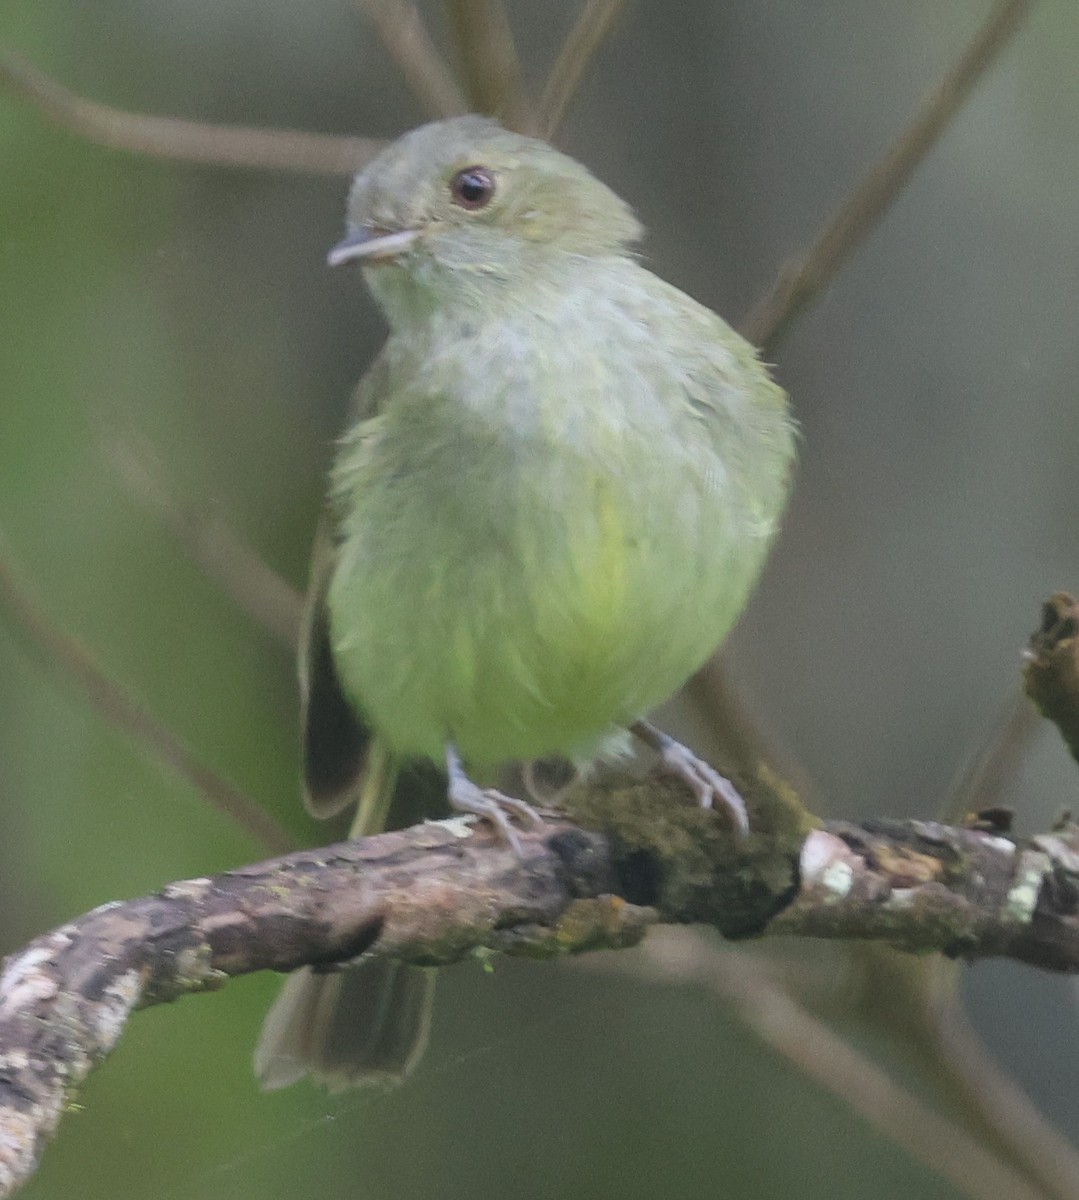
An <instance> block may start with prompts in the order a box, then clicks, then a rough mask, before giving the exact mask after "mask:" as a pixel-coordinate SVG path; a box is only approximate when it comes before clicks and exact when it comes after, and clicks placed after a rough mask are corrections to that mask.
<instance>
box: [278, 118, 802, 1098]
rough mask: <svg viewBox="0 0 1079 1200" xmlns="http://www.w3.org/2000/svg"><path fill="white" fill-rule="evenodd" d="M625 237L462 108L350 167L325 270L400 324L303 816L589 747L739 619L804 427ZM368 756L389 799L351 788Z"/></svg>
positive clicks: (378, 385) (564, 182)
mask: <svg viewBox="0 0 1079 1200" xmlns="http://www.w3.org/2000/svg"><path fill="white" fill-rule="evenodd" d="M470 168H471V171H470V170H469V169H470ZM462 172H464V176H462ZM477 172H479V174H477ZM462 180H463V182H462ZM481 185H482V186H481ZM488 185H489V186H488ZM474 195H479V196H480V198H481V199H482V203H478V204H475V205H473V203H472V200H473V196H474ZM639 232H640V230H639V226H638V224H637V222H636V220H635V219H634V218H633V216H632V214H631V213H630V211H629V209H628V208H627V207H626V205H625V204H624V203H623V202H622V201H621V200H620V199H619V198H618V197H617V196H615V195H614V193H613V192H611V191H610V190H609V189H608V188H606V187H605V186H604V185H603V184H601V183H599V182H598V181H597V180H596V179H594V178H593V177H592V176H591V175H590V174H589V173H588V172H587V171H586V170H585V169H584V168H583V167H582V166H580V165H579V164H578V163H576V162H574V161H573V160H572V159H569V158H567V157H566V156H564V155H562V154H559V153H558V152H557V151H555V150H553V149H551V148H550V147H549V146H546V145H544V144H543V143H541V142H537V141H534V140H531V139H528V138H523V137H520V136H518V135H515V134H511V133H508V132H506V131H504V130H502V129H501V128H499V127H498V126H497V125H495V124H494V123H492V122H489V121H485V120H481V119H479V118H475V117H466V118H458V119H455V120H450V121H444V122H440V123H436V124H433V125H428V126H424V127H423V128H421V129H418V130H416V131H414V132H413V133H411V134H409V135H407V136H406V137H404V138H402V139H401V140H400V141H398V142H397V143H395V144H394V145H393V146H391V147H390V148H389V149H387V150H386V151H385V152H383V154H382V155H380V156H379V158H378V159H376V160H375V161H374V162H373V163H372V164H371V165H370V166H368V167H367V168H366V169H365V170H364V171H363V172H361V174H360V175H359V176H358V177H357V180H356V182H355V184H354V186H353V190H352V195H351V199H350V204H349V238H348V239H347V240H346V242H344V243H342V246H341V247H339V248H338V249H337V250H336V251H335V252H334V259H333V261H345V260H347V259H351V258H355V259H358V260H359V261H360V262H361V263H362V264H363V265H364V267H365V271H364V274H365V278H366V280H367V283H368V285H369V287H370V288H371V290H372V292H373V293H374V295H375V297H376V299H377V300H378V301H379V303H380V305H381V307H382V309H383V311H384V313H385V316H386V319H387V321H388V324H389V327H390V334H389V338H388V340H387V342H386V345H385V346H384V348H383V350H382V352H381V353H380V355H379V356H378V359H377V360H376V361H375V363H374V364H373V365H372V367H371V369H370V371H369V372H368V374H367V376H366V377H365V379H364V380H363V382H362V383H361V385H360V388H359V394H358V406H359V407H358V411H359V414H360V416H359V419H358V421H357V423H356V424H355V426H354V428H353V429H352V430H351V431H350V432H349V433H348V434H347V435H346V437H345V438H344V439H343V441H342V444H341V446H340V449H339V452H338V457H337V463H336V466H335V468H334V474H333V483H332V494H331V502H330V520H331V522H332V524H333V526H334V530H335V532H334V538H333V545H332V547H331V548H329V549H328V550H327V551H326V552H325V553H324V554H323V555H322V556H321V559H320V566H319V569H318V570H317V572H316V577H317V588H318V592H317V595H318V600H319V603H318V604H316V605H315V608H314V609H313V619H312V623H311V629H312V646H313V647H314V649H312V650H311V651H309V654H308V663H309V664H321V666H320V667H318V668H317V669H314V670H310V669H309V670H308V671H307V672H306V681H305V696H306V697H307V724H308V745H309V750H310V747H311V746H312V745H317V747H318V748H317V751H316V752H314V753H309V758H308V785H309V797H310V800H311V803H312V805H313V807H314V808H315V810H316V811H326V812H328V811H332V810H333V809H334V808H335V807H338V806H339V805H340V802H341V801H342V800H343V799H347V798H348V797H349V796H351V797H352V798H354V799H359V800H360V802H361V821H362V823H363V825H364V827H365V828H369V827H370V825H371V824H372V821H373V818H374V817H375V816H376V815H377V814H378V813H379V811H380V810H381V809H384V807H385V802H386V800H387V799H388V796H389V794H390V791H391V790H392V788H393V787H394V781H395V779H396V771H395V767H396V766H399V765H400V764H403V763H406V762H407V761H408V760H409V759H417V758H418V759H429V760H434V761H435V762H438V763H441V761H442V757H443V753H444V750H445V748H446V747H447V745H453V746H455V747H456V749H457V750H458V751H459V753H460V756H461V758H462V759H463V762H464V765H465V767H466V768H468V769H471V770H478V771H483V772H486V771H487V770H489V769H490V768H493V767H495V766H497V765H498V764H501V763H504V762H506V761H508V760H516V759H532V758H538V757H543V756H548V755H555V754H557V755H563V756H567V757H571V758H582V757H587V756H590V755H593V754H595V753H596V752H597V751H599V750H600V749H601V748H602V747H603V745H604V743H605V742H606V741H607V740H608V739H609V738H611V737H612V735H616V734H617V733H618V731H619V730H621V729H623V728H624V727H626V726H628V725H630V724H632V723H633V722H634V721H636V720H637V719H638V718H639V717H642V716H643V715H644V714H646V713H647V712H648V711H649V710H650V709H651V708H653V707H654V706H656V705H657V704H659V703H661V702H662V701H663V700H665V699H667V698H668V697H669V696H670V695H671V694H672V693H673V692H674V691H676V690H677V689H678V687H679V686H681V684H682V683H683V682H684V681H685V680H686V679H687V678H688V677H689V676H690V675H691V674H692V673H693V672H694V671H695V670H696V669H697V668H698V667H699V666H701V664H702V663H703V662H704V661H705V660H706V659H707V658H708V656H709V655H710V654H711V653H712V652H713V651H714V650H715V649H716V647H717V646H718V645H719V643H720V642H721V641H722V640H723V638H724V637H725V636H726V634H727V632H728V631H729V629H730V627H731V625H732V624H733V623H734V621H735V620H736V619H737V617H738V614H739V613H740V611H741V610H742V608H743V606H744V604H745V602H746V599H747V597H748V595H749V592H750V590H751V588H752V586H753V584H754V582H755V581H756V578H757V576H758V574H759V572H760V569H761V567H762V565H763V563H764V560H765V556H766V554H767V551H768V547H769V544H770V542H771V540H772V537H773V535H774V533H775V530H776V525H777V522H778V519H779V517H780V514H781V512H782V509H783V506H784V502H785V498H786V494H787V486H788V479H789V474H790V468H791V463H792V459H793V452H794V431H793V426H792V423H791V421H790V419H789V416H788V413H787V408H786V402H785V397H784V395H783V393H782V391H781V390H780V389H779V388H778V387H777V386H776V385H775V384H774V383H773V382H772V381H771V379H770V378H769V376H768V373H767V371H766V370H765V368H764V367H763V366H762V365H761V364H760V362H759V361H758V359H757V355H756V352H755V351H754V350H753V348H752V347H751V346H749V345H748V344H747V343H746V342H745V341H744V340H743V339H742V338H740V337H739V336H738V335H737V334H736V333H735V332H734V331H733V330H732V329H730V327H729V326H728V325H726V324H725V323H724V322H723V321H722V320H721V319H720V318H719V317H717V316H715V315H714V314H713V313H711V312H709V311H708V310H707V309H705V308H703V307H702V306H701V305H699V304H697V303H696V302H695V301H693V300H691V299H690V298H689V297H687V296H685V295H683V294H682V293H681V292H679V291H678V290H676V289H675V288H673V287H671V286H670V285H669V284H667V283H664V282H663V281H662V280H660V279H658V278H657V277H656V276H655V275H653V274H651V273H650V272H649V271H647V270H646V269H645V268H644V267H643V266H641V265H640V263H639V262H638V261H637V259H636V258H635V257H634V255H633V253H632V252H631V250H630V246H631V244H632V243H633V242H634V241H635V240H636V239H637V237H638V236H639ZM323 602H324V610H323ZM320 713H324V714H326V724H324V725H323V726H319V725H318V724H317V722H318V719H319V714H320ZM349 714H352V715H353V716H354V717H355V719H356V723H355V725H354V726H353V727H352V729H351V730H350V729H349V728H348V717H349ZM335 723H337V724H340V725H341V727H342V729H341V733H340V734H338V733H336V732H335V733H333V735H332V736H327V735H326V732H325V731H326V729H328V728H336V725H335ZM361 728H366V729H368V730H369V731H370V732H371V736H372V739H373V740H372V741H371V742H370V744H368V743H366V742H365V739H364V738H362V737H357V736H354V735H355V734H356V733H357V731H359V730H360V729H361ZM345 735H349V736H345ZM335 747H338V748H339V749H336V750H335ZM365 755H366V758H365ZM376 761H377V764H378V766H379V771H380V778H381V781H382V782H380V783H379V784H378V785H377V786H375V785H374V784H369V786H368V787H367V788H366V789H364V788H363V786H362V785H360V784H356V785H352V784H350V782H349V781H350V779H351V778H352V777H353V776H356V777H357V778H358V777H359V775H360V774H361V768H362V766H363V763H364V762H367V763H368V765H369V766H370V765H371V764H372V763H375V762H376ZM387 764H388V765H389V766H388V769H387ZM308 1008H310V1005H308ZM279 1023H280V1022H279ZM404 1049H405V1048H402V1053H401V1056H400V1057H401V1059H402V1061H404V1060H405V1058H406V1055H405V1053H404ZM270 1057H272V1055H270ZM409 1061H411V1059H409ZM314 1065H315V1066H316V1067H317V1066H318V1065H319V1064H318V1062H317V1056H316V1061H315V1064H314ZM270 1073H271V1075H272V1071H271V1072H270ZM357 1073H358V1074H362V1066H361V1067H359V1068H358V1069H357ZM345 1074H346V1075H347V1071H346V1072H345ZM271 1081H272V1080H271Z"/></svg>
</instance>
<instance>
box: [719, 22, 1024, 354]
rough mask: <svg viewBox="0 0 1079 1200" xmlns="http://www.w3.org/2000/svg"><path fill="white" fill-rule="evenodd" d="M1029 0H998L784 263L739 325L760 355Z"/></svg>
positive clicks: (824, 280)
mask: <svg viewBox="0 0 1079 1200" xmlns="http://www.w3.org/2000/svg"><path fill="white" fill-rule="evenodd" d="M1033 5H1034V0H1000V2H998V3H997V4H996V5H995V6H994V8H993V11H992V12H991V14H990V16H989V18H988V19H987V20H986V22H985V24H984V25H983V26H982V27H981V29H979V31H978V32H977V33H976V34H975V36H974V37H973V39H972V40H971V42H970V44H969V45H968V46H967V48H966V49H965V50H964V51H963V53H962V55H960V57H959V59H958V60H957V61H956V63H955V64H954V66H953V67H952V68H951V70H950V71H949V72H948V74H947V75H946V76H945V77H944V79H942V80H941V82H940V83H939V84H938V85H937V87H936V88H935V89H934V90H933V91H932V92H931V93H930V94H929V96H928V97H927V98H926V100H925V101H924V103H923V104H922V108H921V111H920V112H919V113H918V116H917V117H916V118H915V120H914V122H913V123H912V124H911V125H910V127H909V128H908V129H907V130H906V131H905V132H904V133H903V135H902V136H901V137H900V138H899V140H898V141H897V142H896V143H895V144H894V145H893V146H892V147H891V149H890V150H889V151H888V152H887V154H885V155H884V157H883V158H882V159H881V160H880V162H878V163H877V165H876V166H875V167H873V169H872V170H871V171H870V172H869V174H868V175H866V176H865V177H864V178H863V179H862V181H861V182H860V183H859V184H858V186H857V187H856V188H855V189H854V191H853V192H851V193H850V195H849V196H848V198H847V199H846V200H845V201H844V202H843V204H842V205H841V206H840V208H839V210H838V211H837V212H836V213H835V214H834V215H833V217H832V219H831V220H830V221H829V222H828V223H827V225H826V226H825V227H824V229H823V230H822V232H821V233H820V234H819V235H818V237H817V240H816V241H815V242H814V243H813V245H812V246H811V247H810V248H809V250H807V251H806V253H805V254H804V255H803V256H802V258H801V259H800V260H798V261H797V262H795V263H791V264H789V265H787V266H785V267H784V268H783V269H782V270H781V271H780V273H779V277H778V278H777V280H776V282H775V283H774V285H773V286H772V288H771V289H770V290H769V291H768V293H767V294H765V295H764V296H762V297H761V299H760V300H758V301H757V303H756V304H755V305H754V307H753V309H752V311H751V312H750V314H749V316H748V317H747V318H746V319H745V321H743V323H742V326H741V329H742V332H743V333H744V334H745V336H746V337H747V338H748V339H749V341H751V342H752V343H753V344H754V345H756V346H759V347H761V349H762V351H763V352H764V354H765V355H770V354H772V353H773V352H774V350H775V347H776V344H777V343H778V342H779V340H780V339H781V338H782V336H783V334H784V333H785V332H786V330H787V328H788V326H789V325H790V323H791V322H792V321H793V320H794V319H795V318H796V317H797V316H798V315H799V314H800V313H801V312H802V311H803V310H804V309H805V308H806V307H807V305H809V303H810V302H811V301H812V300H813V299H814V298H815V297H816V296H817V295H818V294H819V293H820V292H822V291H823V290H824V288H825V287H827V286H828V284H829V283H830V282H831V281H832V279H833V278H834V277H835V274H836V272H837V271H838V270H839V268H840V267H841V266H842V265H843V263H844V262H845V261H846V260H847V258H848V257H849V256H850V255H851V253H852V252H853V251H854V250H855V249H856V248H857V247H858V246H859V245H861V243H862V242H863V241H864V240H865V238H866V237H867V236H868V234H869V233H870V232H871V231H872V229H873V228H874V227H875V226H876V225H877V223H878V222H879V221H880V219H881V218H882V217H883V216H884V214H885V212H887V210H888V208H889V207H890V206H891V204H892V202H893V201H894V200H895V198H896V197H897V196H898V195H899V193H900V192H901V191H902V189H903V187H904V186H905V184H906V183H907V181H908V180H909V179H910V177H911V175H912V174H913V173H914V170H915V168H916V167H917V166H918V164H919V163H920V162H921V161H922V160H923V159H924V158H925V156H926V155H927V154H928V153H929V151H930V150H931V149H932V148H933V147H934V146H935V145H936V143H937V141H938V140H939V138H940V136H941V134H942V133H943V132H944V130H945V129H946V128H947V126H948V123H949V121H950V120H951V119H952V117H954V116H955V114H956V112H957V111H958V109H959V107H960V106H961V105H962V103H963V101H964V100H965V99H966V98H967V96H968V95H969V94H970V92H971V91H972V89H973V88H974V85H975V84H976V83H977V82H978V80H979V79H981V77H982V76H983V75H984V74H985V72H986V70H987V69H988V68H989V66H991V65H992V63H993V62H994V61H995V60H996V58H997V56H998V55H999V54H1000V52H1001V51H1002V50H1003V49H1004V47H1005V46H1006V45H1007V44H1008V42H1009V41H1010V40H1011V38H1012V37H1013V36H1014V35H1015V32H1016V30H1017V29H1018V28H1019V26H1020V25H1021V24H1022V21H1023V19H1024V18H1025V17H1026V15H1027V13H1028V12H1029V11H1030V9H1031V8H1032V7H1033Z"/></svg>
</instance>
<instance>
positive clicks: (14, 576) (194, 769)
mask: <svg viewBox="0 0 1079 1200" xmlns="http://www.w3.org/2000/svg"><path fill="white" fill-rule="evenodd" d="M0 605H2V606H3V608H4V609H5V610H6V611H7V613H8V615H9V616H11V617H13V618H14V619H15V621H16V622H17V624H18V626H19V627H20V628H21V630H22V631H23V633H24V634H26V636H27V637H28V638H29V639H30V641H31V642H32V643H33V645H34V646H35V647H37V649H38V650H40V651H42V652H44V654H45V656H46V658H47V659H48V660H49V661H50V662H51V663H52V664H53V665H54V666H55V667H56V668H57V669H58V670H59V671H60V673H61V674H63V675H64V676H66V677H68V678H70V679H74V680H75V681H76V682H77V683H78V684H79V686H80V687H81V688H82V689H83V691H84V692H85V693H86V695H87V697H88V698H89V700H90V702H91V704H92V705H93V706H94V708H95V709H96V710H97V711H98V712H99V713H100V714H101V715H102V716H103V717H104V718H105V720H107V721H108V722H109V723H110V724H112V725H115V726H116V727H117V728H118V729H121V730H123V732H124V733H126V734H127V735H128V736H129V737H132V738H134V739H135V740H136V741H137V742H139V743H141V744H142V745H143V746H145V747H146V748H147V749H149V750H150V752H151V753H152V754H153V755H154V756H155V757H156V758H158V759H160V760H161V761H162V762H164V763H166V764H167V765H168V766H169V767H171V768H172V769H173V770H174V771H175V772H176V773H177V774H178V775H180V776H181V777H182V778H184V779H186V780H187V781H188V783H190V784H191V785H192V786H193V787H195V788H196V789H197V790H198V792H199V794H200V795H201V796H202V797H203V798H204V799H205V800H206V801H207V802H208V803H209V804H210V806H211V807H212V808H215V809H216V810H217V811H218V812H220V813H223V814H224V815H225V816H227V817H230V818H231V819H232V820H233V821H235V822H236V824H237V825H239V826H240V827H241V828H242V829H244V830H245V831H246V832H247V833H249V834H250V835H251V836H252V837H253V838H254V839H255V840H256V841H257V842H258V843H259V844H260V845H262V846H264V847H266V849H268V850H273V851H278V852H280V851H284V850H287V849H289V848H290V847H291V846H293V845H295V839H293V838H291V837H290V836H289V835H288V833H287V832H286V830H285V829H283V828H282V827H281V826H280V825H278V823H277V822H276V821H275V820H274V818H273V817H272V816H270V814H269V813H268V812H267V811H266V810H265V809H264V808H263V807H262V806H261V805H260V804H258V803H257V802H256V801H254V800H252V799H251V798H250V797H249V796H246V795H245V794H244V793H243V792H241V791H240V790H239V789H238V788H236V787H234V786H233V785H232V784H231V783H229V782H228V780H227V779H224V778H222V776H220V775H218V774H217V773H216V772H215V771H212V770H211V769H210V768H209V767H206V766H204V765H203V764H202V763H201V762H199V760H198V759H197V758H196V757H195V755H194V754H193V753H192V752H191V750H190V749H189V748H188V747H187V746H186V745H184V743H183V742H182V741H181V740H180V739H179V738H178V737H177V736H176V735H175V734H174V733H173V732H172V730H170V729H169V728H168V727H167V726H165V725H163V724H161V722H160V721H158V720H157V719H156V718H155V717H153V716H152V715H151V714H150V713H149V712H148V711H147V709H146V708H145V706H144V705H143V703H142V701H141V700H139V699H138V698H137V697H136V696H134V695H132V693H131V692H129V691H128V690H127V689H126V688H124V687H122V686H121V685H120V684H118V683H117V682H116V681H115V680H113V679H112V678H110V676H109V675H107V674H106V673H105V671H104V670H103V669H102V668H101V667H100V665H99V664H98V662H97V660H96V659H95V658H94V657H93V655H92V654H91V653H90V652H89V650H87V649H86V647H85V646H84V645H83V644H82V643H81V642H80V641H78V640H77V639H76V638H73V637H72V636H71V635H70V634H68V633H65V632H64V631H63V630H62V629H58V628H57V627H56V626H55V625H53V624H52V622H51V621H50V620H49V619H48V618H47V617H46V616H45V614H44V613H43V612H42V610H41V609H40V608H39V606H38V605H37V604H36V603H35V601H34V600H33V599H32V598H31V596H30V593H29V591H28V590H27V588H26V585H25V584H24V583H23V582H22V580H21V578H20V574H19V572H18V571H17V570H16V569H15V568H14V567H13V566H12V564H11V562H10V561H9V560H6V559H5V558H0Z"/></svg>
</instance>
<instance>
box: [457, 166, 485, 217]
mask: <svg viewBox="0 0 1079 1200" xmlns="http://www.w3.org/2000/svg"><path fill="white" fill-rule="evenodd" d="M494 194H495V177H494V176H493V175H492V174H491V172H490V171H488V170H487V168H486V167H465V169H464V170H463V171H458V172H457V174H456V175H454V177H453V178H452V179H451V180H450V195H451V196H452V197H453V202H454V204H457V205H459V206H460V207H461V208H467V209H470V210H475V209H477V208H486V207H487V205H488V204H490V203H491V200H492V198H493V197H494Z"/></svg>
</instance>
